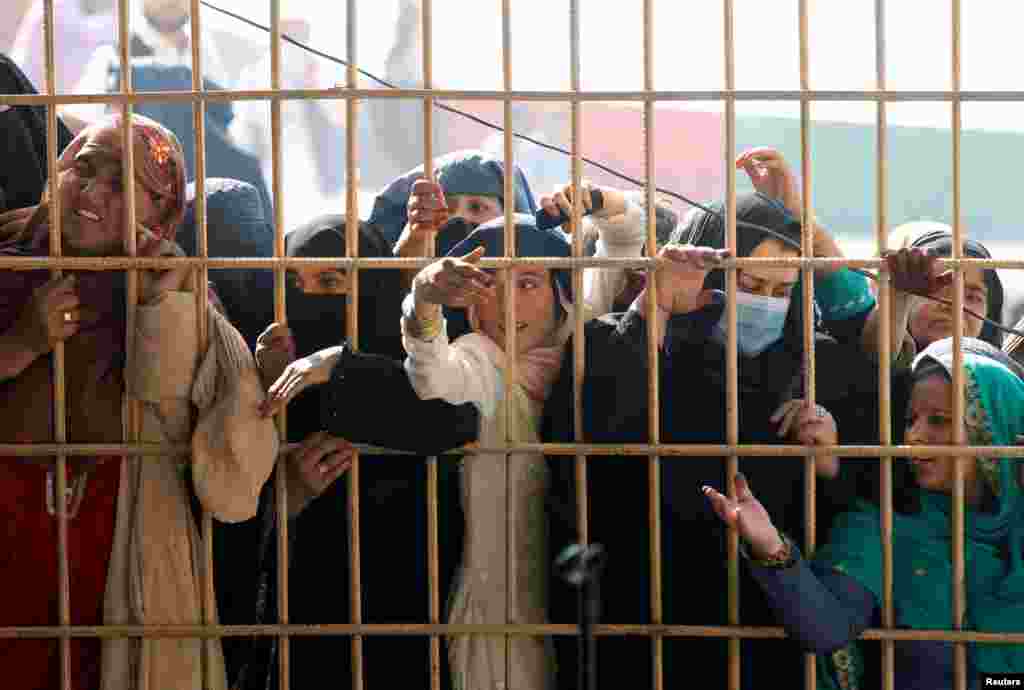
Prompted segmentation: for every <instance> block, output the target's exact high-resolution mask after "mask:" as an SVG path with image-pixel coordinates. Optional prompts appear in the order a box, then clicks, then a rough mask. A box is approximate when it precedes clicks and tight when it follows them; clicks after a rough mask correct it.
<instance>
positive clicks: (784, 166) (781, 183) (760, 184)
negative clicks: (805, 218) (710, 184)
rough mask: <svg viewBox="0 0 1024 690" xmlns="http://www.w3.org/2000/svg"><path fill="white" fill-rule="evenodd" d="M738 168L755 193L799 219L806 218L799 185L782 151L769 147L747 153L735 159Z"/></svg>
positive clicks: (750, 150) (747, 151)
mask: <svg viewBox="0 0 1024 690" xmlns="http://www.w3.org/2000/svg"><path fill="white" fill-rule="evenodd" d="M736 167H737V168H743V170H744V172H746V173H747V176H748V177H750V181H751V183H753V185H754V189H756V190H757V191H759V192H761V193H762V194H764V195H765V196H768V197H771V198H772V199H777V200H778V201H780V202H782V205H783V206H785V207H786V210H787V211H789V212H790V213H791V214H793V216H794V217H796V218H797V219H799V218H800V217H801V216H802V215H803V200H802V197H801V195H800V182H799V181H798V180H797V178H796V175H795V174H794V173H793V170H792V168H790V167H789V163H787V162H786V159H785V158H783V157H782V154H781V153H779V151H777V150H776V149H773V148H769V147H766V146H761V147H758V148H753V149H748V150H746V151H744V152H743V153H741V154H740V155H739V157H738V158H736Z"/></svg>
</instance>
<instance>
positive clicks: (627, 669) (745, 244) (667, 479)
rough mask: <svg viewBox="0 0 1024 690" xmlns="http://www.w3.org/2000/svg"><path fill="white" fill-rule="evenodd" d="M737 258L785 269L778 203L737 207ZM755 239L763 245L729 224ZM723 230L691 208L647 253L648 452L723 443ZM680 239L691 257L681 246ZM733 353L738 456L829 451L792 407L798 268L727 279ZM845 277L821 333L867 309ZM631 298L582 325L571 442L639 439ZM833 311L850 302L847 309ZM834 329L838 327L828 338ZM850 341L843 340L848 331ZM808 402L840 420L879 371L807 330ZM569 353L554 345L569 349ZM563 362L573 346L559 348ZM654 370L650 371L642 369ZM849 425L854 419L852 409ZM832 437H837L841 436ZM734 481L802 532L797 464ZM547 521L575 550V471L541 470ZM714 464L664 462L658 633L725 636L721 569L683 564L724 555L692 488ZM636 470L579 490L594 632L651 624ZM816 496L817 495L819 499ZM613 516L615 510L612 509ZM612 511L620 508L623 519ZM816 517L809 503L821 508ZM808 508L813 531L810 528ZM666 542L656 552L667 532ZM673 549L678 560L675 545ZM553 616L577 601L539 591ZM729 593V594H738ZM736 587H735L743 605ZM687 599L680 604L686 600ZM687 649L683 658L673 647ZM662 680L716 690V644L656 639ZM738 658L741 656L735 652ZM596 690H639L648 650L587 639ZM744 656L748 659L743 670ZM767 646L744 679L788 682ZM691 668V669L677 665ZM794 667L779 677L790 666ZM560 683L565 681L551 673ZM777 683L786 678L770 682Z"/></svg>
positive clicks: (863, 288)
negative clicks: (593, 591) (784, 446)
mask: <svg viewBox="0 0 1024 690" xmlns="http://www.w3.org/2000/svg"><path fill="white" fill-rule="evenodd" d="M736 215H737V219H738V221H739V222H740V226H739V227H738V230H737V239H738V242H737V244H738V251H739V255H740V256H752V257H784V256H797V255H798V251H797V249H796V248H795V246H799V241H800V233H801V230H800V225H799V223H797V222H796V221H795V220H794V219H793V218H792V216H791V215H790V214H789V213H787V212H786V211H785V209H784V208H782V206H781V205H780V204H779V203H777V202H776V201H774V200H773V199H770V198H769V197H767V196H765V195H763V194H761V193H757V194H749V195H743V196H741V197H740V198H739V199H738V201H737V209H736ZM743 223H751V224H756V225H758V226H762V227H767V228H768V229H769V230H771V231H773V232H771V233H768V232H764V231H762V230H757V229H755V228H752V227H749V226H747V225H743ZM723 237H724V226H723V223H722V221H721V220H720V217H719V216H717V215H714V214H709V213H706V212H704V211H697V212H694V213H693V214H691V215H690V216H689V217H688V218H687V219H686V220H685V221H684V223H683V224H682V225H681V226H680V227H679V228H678V230H677V232H676V233H675V234H674V236H673V238H672V240H673V242H674V243H670V244H668V245H666V246H665V247H664V248H663V249H662V250H661V252H660V256H661V257H663V258H664V259H666V263H664V264H663V265H661V266H659V268H658V270H657V271H656V273H655V280H656V283H657V299H658V304H657V309H656V311H657V314H658V323H657V324H655V332H656V334H657V337H658V339H659V344H660V348H659V358H658V359H659V361H658V362H657V365H658V366H659V367H660V373H659V390H660V404H661V407H660V430H661V435H660V441H661V442H662V443H686V444H690V443H709V444H722V443H725V442H726V438H727V434H726V419H727V416H726V409H727V407H726V403H727V400H726V388H727V386H726V361H725V360H726V357H725V342H726V332H725V329H726V328H727V324H726V321H725V299H726V298H725V295H724V293H722V292H721V291H720V289H721V287H722V286H723V283H724V275H723V273H722V272H715V271H712V269H713V268H714V267H715V266H716V265H717V262H718V261H719V260H720V259H722V258H723V257H724V256H725V252H724V250H722V246H723V245H724V241H723ZM680 241H689V242H692V243H693V245H698V246H693V245H690V246H681V245H679V244H678V242H680ZM737 273H738V276H737V283H738V287H739V289H738V291H737V294H736V300H737V304H736V307H737V326H738V332H737V342H738V347H739V352H738V363H739V418H740V425H739V432H740V436H739V442H740V443H741V444H771V443H800V444H810V445H828V444H831V443H835V442H836V438H835V434H834V433H832V431H831V429H832V420H831V416H830V415H829V414H828V413H827V412H825V411H824V409H823V408H821V407H820V406H819V407H817V408H808V407H807V406H806V405H804V404H803V403H801V402H800V401H795V400H791V398H792V397H793V394H794V393H796V392H799V391H800V390H801V385H800V376H801V374H802V372H803V336H802V332H801V321H802V308H801V307H800V304H799V301H798V299H797V292H796V291H797V289H798V288H797V279H798V270H797V269H796V268H780V267H764V268H762V267H760V266H757V267H744V268H742V269H737ZM854 277H855V276H852V275H850V274H845V273H838V272H835V273H832V274H830V275H829V276H825V277H822V278H821V279H820V280H818V281H816V282H817V283H818V285H817V288H816V297H817V299H818V306H819V307H820V311H821V313H822V314H823V315H827V316H828V317H829V322H833V323H839V324H840V325H842V322H844V321H848V322H853V323H855V324H856V323H861V324H862V323H863V319H864V317H865V315H866V313H867V312H868V311H869V310H870V308H871V306H873V302H872V300H871V299H870V293H869V291H868V287H867V285H866V283H865V282H863V281H857V280H854V279H853V278H854ZM647 295H648V291H647V289H646V288H645V289H644V290H643V291H642V292H641V294H640V296H639V297H638V298H637V300H636V301H635V302H634V303H633V305H632V307H631V308H630V309H629V310H628V311H627V312H625V313H624V314H613V315H609V316H606V317H604V318H602V319H600V320H598V321H593V322H591V323H589V324H588V326H587V330H586V353H585V363H586V364H585V367H586V368H585V376H584V381H583V395H582V400H583V401H584V409H583V423H584V428H583V429H582V436H583V438H584V440H585V441H587V442H593V443H613V444H623V443H646V442H649V440H650V439H649V436H648V433H649V421H648V419H649V410H648V393H647V381H648V366H649V364H648V358H647V329H646V325H645V318H646V315H647V309H646V300H647ZM847 305H854V306H853V307H848V306H847ZM839 330H842V329H839ZM853 330H855V329H850V331H851V332H852V331H853ZM815 346H816V364H817V372H818V375H817V386H816V389H817V397H818V400H819V401H821V402H823V403H824V402H826V401H829V403H830V404H831V402H832V401H836V404H835V405H834V406H833V407H834V411H835V412H836V415H837V416H839V415H840V414H841V413H846V412H848V410H846V409H845V407H844V406H843V405H841V404H839V402H838V401H841V400H843V399H844V398H845V397H846V396H847V395H849V394H850V392H851V391H852V390H856V389H857V387H858V386H859V385H860V384H861V383H862V382H869V383H870V382H871V381H874V380H875V378H877V374H875V372H874V371H873V370H872V369H871V368H870V366H869V363H868V362H867V360H866V359H865V358H863V357H856V356H851V355H856V354H857V350H856V349H855V348H854V346H847V345H842V344H840V343H838V342H836V341H835V340H834V339H832V338H830V337H828V336H826V335H825V334H823V333H821V332H819V333H817V335H816V344H815ZM567 347H568V346H567ZM567 352H569V353H571V349H567ZM571 361H572V357H571V355H566V356H565V357H564V359H563V368H562V372H561V374H560V376H559V379H558V382H557V383H556V384H555V388H554V391H553V392H552V395H551V397H550V398H549V401H548V404H547V406H546V407H545V426H544V433H543V435H542V438H543V439H544V440H545V441H546V442H555V443H558V442H569V441H573V440H575V429H574V413H573V403H572V401H573V399H574V395H573V379H574V375H573V368H572V365H571ZM654 365H655V363H650V366H654ZM852 412H856V411H852ZM840 428H842V427H840ZM741 462H742V463H743V467H744V471H745V472H747V473H748V474H751V475H758V476H759V477H761V478H762V480H763V481H762V483H763V485H764V487H765V491H766V496H765V500H766V503H768V504H769V505H771V506H773V508H774V509H777V510H778V511H779V514H780V516H782V518H783V519H784V520H785V524H786V525H787V527H789V528H791V529H792V530H793V531H794V532H795V533H796V534H800V533H801V532H802V529H803V519H804V514H803V505H802V501H794V500H793V496H794V494H795V493H797V492H799V491H800V490H801V489H802V487H803V481H804V478H803V462H802V461H801V460H800V459H797V458H793V459H788V458H787V459H780V460H779V461H777V462H769V461H767V460H766V459H751V460H748V461H741ZM549 466H550V467H551V471H552V473H553V475H554V477H553V481H552V491H551V495H552V500H551V506H550V510H551V515H552V517H551V522H552V540H553V543H554V544H557V545H563V546H564V545H565V544H567V543H570V542H575V541H578V538H577V536H576V530H575V524H576V518H575V516H576V500H575V496H576V491H577V487H576V482H575V476H574V471H573V463H571V462H567V459H566V458H564V457H558V458H554V457H553V458H551V459H550V462H549ZM836 471H837V464H836V462H835V461H834V459H831V458H820V459H819V464H818V473H819V474H820V475H824V476H833V475H834V474H835V473H836ZM724 472H725V462H724V460H723V458H721V457H707V458H701V457H686V458H664V459H663V460H662V464H661V475H660V481H661V483H662V487H663V489H662V499H661V500H662V504H661V510H662V516H663V517H662V520H663V526H662V540H663V542H662V556H663V558H662V567H663V570H662V577H663V578H664V580H665V581H673V580H676V581H678V580H681V579H683V578H685V579H687V580H688V582H689V584H688V585H687V587H685V588H679V587H666V588H665V591H664V597H665V598H664V612H665V614H664V621H665V622H667V623H674V624H725V623H726V620H727V619H726V608H725V602H726V599H725V583H726V572H725V569H724V567H723V568H722V569H721V570H720V571H718V570H714V569H712V568H704V567H701V568H700V569H699V570H697V569H694V568H693V567H691V564H690V563H689V562H688V560H687V554H692V553H696V552H698V551H703V550H705V549H706V550H708V551H710V552H713V553H718V554H723V559H724V553H725V542H724V535H723V534H722V530H721V529H720V527H719V526H718V525H717V523H716V521H715V520H714V519H713V515H712V514H711V512H710V511H709V510H708V509H707V506H706V505H705V503H704V501H703V499H702V498H701V497H700V496H699V495H696V494H695V492H693V491H692V488H687V487H692V484H690V483H689V482H691V481H693V480H694V479H696V478H698V477H724ZM648 479H649V478H648V471H647V467H646V464H645V463H638V462H636V461H635V459H632V461H629V460H624V459H613V458H609V457H595V458H591V459H590V462H589V463H588V470H587V481H588V492H589V494H588V495H589V499H588V501H589V505H591V506H593V509H592V511H591V514H590V522H589V529H590V540H591V541H593V542H600V543H602V544H604V545H605V547H606V549H607V551H608V554H609V557H610V560H609V566H608V570H607V572H606V577H605V581H604V583H603V584H602V591H604V592H614V595H612V596H606V597H605V598H604V600H603V601H602V611H603V618H602V622H608V623H638V622H645V621H647V620H649V618H647V617H646V616H647V612H648V611H649V610H650V601H649V598H650V589H649V581H650V568H651V567H652V566H651V564H650V563H649V562H648V561H649V557H648V548H649V547H648V544H649V534H650V533H649V524H648V512H649V508H648V506H647V505H646V502H647V496H648ZM819 495H820V496H824V495H826V492H825V490H824V489H822V492H821V494H819ZM613 506H615V507H617V508H613ZM623 507H625V509H621V508H623ZM825 507H827V506H823V508H825ZM821 510H822V509H819V525H820V524H822V522H825V521H827V517H826V519H825V521H822V519H821V518H822V515H821V514H820V511H821ZM670 534H671V535H674V536H673V537H672V540H671V541H669V540H667V535H670ZM682 543H685V544H686V546H685V548H682V547H680V544H682ZM553 587H555V588H556V589H555V590H554V591H553V594H552V618H553V620H554V621H557V622H559V623H568V622H572V621H574V620H575V615H576V612H575V607H576V603H575V601H576V600H575V596H574V594H573V592H572V591H570V590H568V589H567V588H565V586H564V585H561V584H553ZM741 587H742V585H741ZM745 591H746V589H744V592H745ZM554 592H557V594H556V593H554ZM693 592H701V596H699V597H694V596H692V594H691V593H693ZM768 613H769V612H768V609H767V607H766V605H765V602H764V601H758V600H757V598H756V597H749V598H748V597H747V596H746V595H744V599H743V621H744V623H745V624H756V623H757V621H759V620H760V621H765V620H768ZM681 644H685V645H687V647H686V648H685V649H676V646H677V645H681ZM556 645H558V646H559V657H558V661H559V673H560V675H561V674H563V672H564V675H561V677H560V679H559V680H560V683H562V684H564V685H565V687H572V686H573V684H574V683H575V680H574V679H575V677H576V675H575V669H574V665H575V654H576V652H575V641H574V640H572V639H571V638H565V639H564V640H563V639H562V638H559V639H558V640H556ZM665 646H666V648H665V674H666V675H665V682H666V685H671V684H673V683H683V682H684V681H683V679H684V678H685V679H686V680H685V682H686V683H687V684H693V685H694V686H695V687H696V686H700V687H708V688H718V687H725V680H724V679H725V678H726V673H725V669H726V656H725V645H724V644H722V643H718V642H709V641H700V640H686V641H685V642H677V641H675V640H672V641H666V642H665ZM748 647H749V648H748ZM598 649H599V653H598V658H599V664H600V665H599V670H598V676H599V677H600V679H601V680H600V681H599V682H600V683H602V684H605V683H607V686H606V687H613V686H615V687H619V686H622V685H624V684H630V685H635V686H640V687H643V686H649V685H651V684H652V683H651V682H650V680H651V679H650V678H649V676H648V674H649V672H650V665H651V664H650V654H651V650H650V643H649V642H648V641H647V640H644V639H642V638H633V639H630V638H625V639H623V638H613V637H609V638H602V639H600V640H599V641H598ZM752 655H753V658H752ZM785 655H786V650H785V649H784V648H782V649H780V647H779V645H778V644H777V643H774V642H771V641H762V640H759V641H757V645H746V644H745V645H744V652H743V657H744V659H745V661H744V673H745V674H747V675H749V674H750V673H752V672H754V671H756V670H760V671H761V672H768V671H769V670H771V671H772V672H773V673H776V676H775V677H776V678H778V677H779V676H778V673H777V671H778V668H777V667H778V666H779V665H780V662H779V659H780V658H786V659H787V661H786V662H785V663H784V664H782V668H783V670H786V669H789V668H790V667H791V666H792V667H793V668H794V669H797V671H796V672H795V675H794V679H796V680H795V681H794V682H798V678H799V672H798V670H799V659H798V657H796V656H795V655H790V657H786V656H785ZM698 656H699V657H700V658H701V659H702V660H703V661H702V662H701V663H700V664H686V663H684V662H683V660H684V659H686V658H691V659H692V658H697V657H698ZM790 659H791V660H792V664H790V663H789V660H790ZM563 670H564V671H563ZM782 684H783V685H785V680H783V681H782Z"/></svg>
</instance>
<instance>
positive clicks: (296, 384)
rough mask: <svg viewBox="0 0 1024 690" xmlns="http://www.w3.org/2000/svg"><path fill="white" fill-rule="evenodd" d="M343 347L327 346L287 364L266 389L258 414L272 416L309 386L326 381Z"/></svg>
mask: <svg viewBox="0 0 1024 690" xmlns="http://www.w3.org/2000/svg"><path fill="white" fill-rule="evenodd" d="M343 349H344V348H343V347H341V346H338V347H329V348H327V349H326V350H320V351H319V352H314V353H313V354H311V355H309V356H308V357H303V358H302V359H297V360H295V361H294V362H292V363H291V364H289V365H288V366H287V368H285V370H284V373H283V374H281V376H279V377H278V379H277V381H275V382H274V383H273V385H271V386H270V389H269V390H268V391H267V399H266V400H265V401H263V403H262V404H261V405H260V414H262V415H263V416H264V417H272V416H274V415H275V414H277V413H278V412H280V411H281V410H283V409H284V408H285V407H286V406H287V405H288V403H290V402H291V401H292V400H293V399H294V398H295V396H297V395H298V394H299V393H301V392H302V391H304V390H306V389H307V388H309V387H310V386H319V385H321V384H324V383H327V381H328V380H330V378H331V372H333V371H334V365H335V364H337V363H338V359H339V358H340V357H341V353H342V351H343Z"/></svg>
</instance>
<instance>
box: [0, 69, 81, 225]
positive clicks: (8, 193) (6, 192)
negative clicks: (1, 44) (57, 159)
mask: <svg viewBox="0 0 1024 690" xmlns="http://www.w3.org/2000/svg"><path fill="white" fill-rule="evenodd" d="M0 93H4V94H15V95H20V94H33V93H37V92H36V89H35V88H34V87H33V86H32V82H30V81H29V80H28V77H26V76H25V73H24V72H22V71H21V69H20V68H19V67H18V66H17V65H16V64H14V62H13V61H12V60H11V59H10V58H9V57H7V56H6V55H3V54H0ZM72 138H73V137H72V136H71V132H70V130H68V128H67V127H66V126H65V125H64V123H63V122H61V121H60V119H58V120H57V155H58V156H59V155H60V153H61V151H63V150H64V149H65V148H66V147H67V145H68V144H70V143H71V139H72ZM0 160H2V161H3V162H4V164H3V165H2V166H0V211H2V210H5V209H16V208H25V207H28V206H35V205H36V204H38V203H39V199H40V198H41V197H42V195H43V187H44V186H45V185H46V178H47V174H48V172H47V163H46V108H45V107H44V106H28V105H16V106H12V107H11V108H9V109H8V110H5V111H4V112H2V113H0Z"/></svg>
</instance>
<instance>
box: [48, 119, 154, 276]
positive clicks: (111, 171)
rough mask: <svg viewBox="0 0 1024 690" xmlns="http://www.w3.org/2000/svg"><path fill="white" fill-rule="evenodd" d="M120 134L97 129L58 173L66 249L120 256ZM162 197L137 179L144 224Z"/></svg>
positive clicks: (139, 211)
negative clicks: (151, 192)
mask: <svg viewBox="0 0 1024 690" xmlns="http://www.w3.org/2000/svg"><path fill="white" fill-rule="evenodd" d="M120 136H121V133H120V131H119V130H117V129H115V128H107V129H101V130H97V131H96V132H95V133H93V134H91V135H90V136H89V138H88V140H86V142H85V145H83V146H82V148H81V150H80V151H79V152H78V154H77V155H76V156H75V160H74V165H73V166H72V167H71V168H70V169H68V170H65V171H64V172H62V173H61V175H60V184H59V189H60V195H61V216H62V218H61V220H62V224H61V225H62V228H61V234H62V237H63V242H64V247H65V251H66V252H67V253H69V254H77V255H83V256H109V255H117V254H121V253H122V250H123V247H124V205H125V194H124V182H123V180H122V174H121V170H122V168H121V146H120ZM164 205H166V202H164V201H163V200H161V199H158V198H156V197H155V196H153V195H152V194H150V193H149V192H148V191H147V190H146V188H145V187H143V186H142V184H141V183H140V182H138V181H136V183H135V217H136V218H137V219H139V222H141V223H142V224H143V225H147V226H148V225H150V224H153V223H155V222H156V221H157V220H158V219H159V218H160V216H161V214H162V211H163V206H164Z"/></svg>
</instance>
